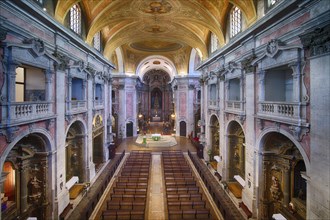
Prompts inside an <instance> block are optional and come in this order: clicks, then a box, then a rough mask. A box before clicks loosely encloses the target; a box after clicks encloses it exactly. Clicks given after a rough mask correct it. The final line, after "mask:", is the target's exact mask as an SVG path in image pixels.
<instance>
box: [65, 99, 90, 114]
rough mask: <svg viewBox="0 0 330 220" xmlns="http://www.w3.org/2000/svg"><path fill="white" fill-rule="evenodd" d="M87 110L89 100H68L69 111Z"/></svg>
mask: <svg viewBox="0 0 330 220" xmlns="http://www.w3.org/2000/svg"><path fill="white" fill-rule="evenodd" d="M84 111H87V101H85V100H71V101H67V113H77V112H84Z"/></svg>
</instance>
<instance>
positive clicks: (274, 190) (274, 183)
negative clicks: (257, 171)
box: [270, 176, 281, 201]
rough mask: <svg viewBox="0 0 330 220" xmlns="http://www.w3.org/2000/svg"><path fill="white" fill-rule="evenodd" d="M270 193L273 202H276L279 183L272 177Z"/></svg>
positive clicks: (278, 195) (278, 196)
mask: <svg viewBox="0 0 330 220" xmlns="http://www.w3.org/2000/svg"><path fill="white" fill-rule="evenodd" d="M270 193H271V195H272V197H273V199H274V200H275V201H278V200H279V198H280V194H281V192H280V183H279V180H278V178H277V177H275V176H272V185H271V187H270Z"/></svg>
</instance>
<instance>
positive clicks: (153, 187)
mask: <svg viewBox="0 0 330 220" xmlns="http://www.w3.org/2000/svg"><path fill="white" fill-rule="evenodd" d="M151 161H152V162H151V173H150V176H151V178H150V182H149V185H150V190H149V206H148V209H147V210H148V219H152V220H165V210H164V207H165V205H164V204H165V203H164V181H163V174H162V161H161V154H155V153H153V154H152V156H151Z"/></svg>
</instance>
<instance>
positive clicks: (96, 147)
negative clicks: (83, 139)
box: [93, 115, 104, 172]
mask: <svg viewBox="0 0 330 220" xmlns="http://www.w3.org/2000/svg"><path fill="white" fill-rule="evenodd" d="M103 132H104V126H103V119H102V116H101V115H96V116H95V117H94V120H93V163H94V164H95V171H96V172H98V171H99V169H100V167H101V165H102V164H103V162H104V149H103V142H104V141H103V139H104V134H103Z"/></svg>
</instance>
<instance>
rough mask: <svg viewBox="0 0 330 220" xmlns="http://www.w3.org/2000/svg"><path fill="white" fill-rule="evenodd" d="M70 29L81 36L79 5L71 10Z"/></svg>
mask: <svg viewBox="0 0 330 220" xmlns="http://www.w3.org/2000/svg"><path fill="white" fill-rule="evenodd" d="M70 28H71V30H73V31H74V32H76V33H77V34H79V35H80V34H81V10H80V7H79V5H74V6H72V8H70Z"/></svg>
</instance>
